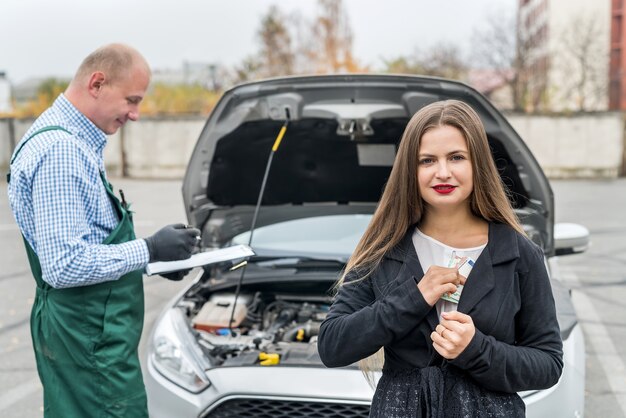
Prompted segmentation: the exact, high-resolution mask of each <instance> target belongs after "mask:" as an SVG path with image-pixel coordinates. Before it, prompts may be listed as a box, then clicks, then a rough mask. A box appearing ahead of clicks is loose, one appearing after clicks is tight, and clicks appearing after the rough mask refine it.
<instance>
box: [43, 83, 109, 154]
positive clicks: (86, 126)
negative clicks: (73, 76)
mask: <svg viewBox="0 0 626 418" xmlns="http://www.w3.org/2000/svg"><path fill="white" fill-rule="evenodd" d="M53 107H54V108H56V109H58V110H59V111H60V112H61V113H62V114H63V115H64V116H65V118H66V121H67V123H68V125H69V128H70V131H71V132H72V133H73V134H74V135H76V136H78V137H79V138H81V139H83V140H84V141H85V142H86V143H87V144H88V145H89V146H90V147H92V148H93V149H94V150H96V151H97V152H98V154H99V155H101V154H102V150H103V149H104V146H105V145H106V142H107V137H106V134H105V133H104V131H102V130H101V129H100V128H98V127H97V126H96V125H94V123H93V122H92V121H90V120H89V118H87V116H85V115H84V114H83V113H81V112H80V111H79V110H78V109H77V108H76V107H75V106H74V105H73V104H72V103H71V102H70V101H69V100H68V99H67V98H66V97H65V95H64V94H63V93H61V94H60V95H59V97H57V99H56V100H55V101H54V105H53Z"/></svg>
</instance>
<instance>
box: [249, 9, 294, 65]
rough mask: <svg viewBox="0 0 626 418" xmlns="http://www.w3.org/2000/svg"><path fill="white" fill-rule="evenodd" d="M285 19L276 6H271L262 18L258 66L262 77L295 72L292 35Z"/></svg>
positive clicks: (259, 34) (259, 33)
mask: <svg viewBox="0 0 626 418" xmlns="http://www.w3.org/2000/svg"><path fill="white" fill-rule="evenodd" d="M285 21H286V19H285V16H284V15H283V13H282V12H281V11H280V10H279V9H278V7H276V6H271V7H270V9H269V11H268V12H267V14H266V15H265V16H264V17H263V18H262V20H261V28H260V29H259V31H258V36H259V40H260V43H261V50H260V53H259V55H258V66H259V72H260V73H261V74H260V75H261V76H262V77H274V76H281V75H288V74H293V71H294V61H295V57H294V53H293V46H292V42H291V35H290V33H289V30H288V28H287V26H286V25H285V24H284V23H283V22H285Z"/></svg>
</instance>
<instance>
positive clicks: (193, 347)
mask: <svg viewBox="0 0 626 418" xmlns="http://www.w3.org/2000/svg"><path fill="white" fill-rule="evenodd" d="M150 359H151V361H152V364H153V365H154V367H155V368H156V370H157V371H158V372H159V373H161V374H162V375H163V376H165V377H166V378H167V379H169V380H171V381H172V382H174V383H176V384H177V385H179V386H180V387H182V388H184V389H186V390H188V391H189V392H192V393H198V392H201V391H202V390H204V389H206V388H207V387H208V386H209V385H210V384H211V383H210V382H209V379H208V378H207V376H206V374H205V373H204V370H205V369H207V368H208V367H209V366H210V364H209V361H208V359H207V358H206V357H205V356H204V355H203V353H202V351H201V350H200V347H199V346H198V344H197V342H196V340H195V338H194V336H193V334H192V332H191V330H190V329H189V326H188V325H187V323H186V322H185V319H184V318H183V314H182V312H181V311H180V309H178V308H172V309H170V310H168V311H167V312H166V313H165V314H164V315H163V316H162V317H161V320H160V322H159V323H158V325H157V327H156V328H155V331H154V335H153V338H152V345H151V347H150Z"/></svg>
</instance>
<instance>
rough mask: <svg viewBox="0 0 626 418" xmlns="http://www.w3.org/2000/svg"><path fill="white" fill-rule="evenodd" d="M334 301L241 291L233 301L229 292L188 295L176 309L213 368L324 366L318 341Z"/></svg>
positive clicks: (291, 294) (288, 294) (231, 292)
mask: <svg viewBox="0 0 626 418" xmlns="http://www.w3.org/2000/svg"><path fill="white" fill-rule="evenodd" d="M331 300H332V298H331V297H330V296H328V295H323V294H322V295H308V294H296V293H277V292H271V291H262V290H253V291H249V290H243V291H242V292H241V294H240V295H239V296H238V297H237V299H236V300H235V293H234V292H233V291H232V290H227V291H217V292H211V293H208V294H206V293H204V292H199V293H192V294H191V295H190V294H189V293H188V294H187V295H186V296H185V297H184V298H183V299H182V300H181V301H180V302H179V303H178V305H177V307H178V308H180V309H182V311H183V312H184V316H185V318H186V319H187V320H188V325H189V327H190V329H192V332H193V334H194V336H195V338H196V341H197V343H198V345H199V347H200V348H201V350H202V352H203V353H204V355H205V356H206V357H207V358H208V360H209V361H210V364H211V365H212V366H213V367H218V366H222V367H223V366H251V365H259V366H272V365H278V364H280V365H294V366H295V365H298V366H303V365H304V366H306V365H310V366H321V365H322V362H321V360H320V358H319V355H318V353H317V336H318V333H319V329H320V325H321V323H322V321H323V320H324V318H325V317H326V315H327V313H328V310H329V308H330V305H331ZM233 308H234V309H233ZM229 323H230V324H231V325H230V326H229Z"/></svg>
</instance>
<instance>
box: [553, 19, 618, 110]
mask: <svg viewBox="0 0 626 418" xmlns="http://www.w3.org/2000/svg"><path fill="white" fill-rule="evenodd" d="M602 35H603V28H602V23H601V22H600V18H599V16H598V15H597V14H583V13H579V14H577V15H574V16H572V18H571V20H570V23H569V24H568V25H567V26H566V27H565V28H564V29H563V30H562V32H561V37H560V42H561V46H562V48H560V50H561V51H562V52H561V55H560V57H558V58H559V59H558V61H557V64H556V65H558V67H557V70H558V71H561V73H562V75H563V77H559V89H560V90H561V92H562V95H561V96H562V99H563V101H564V102H565V103H571V104H573V106H574V108H575V110H577V111H580V112H584V111H588V110H597V109H602V108H604V107H605V106H606V105H607V103H606V102H607V88H608V79H607V74H608V68H607V63H608V60H609V56H608V50H607V49H606V43H607V39H606V37H603V36H602ZM565 107H567V105H566V106H565Z"/></svg>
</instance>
